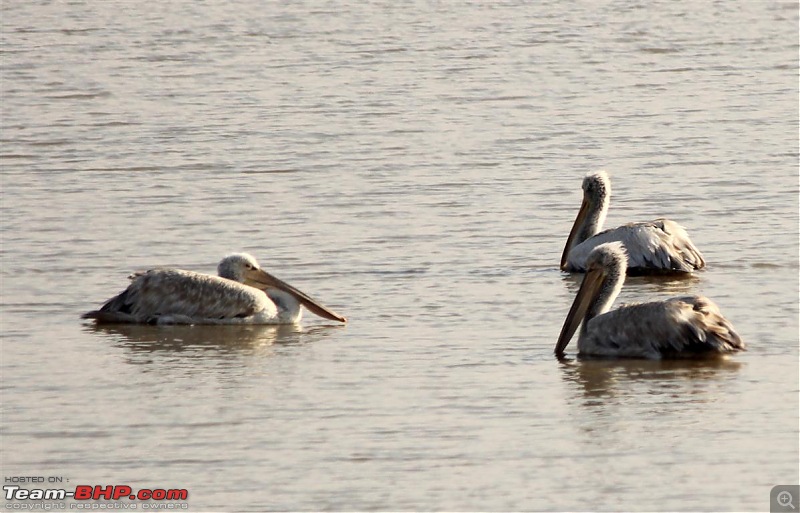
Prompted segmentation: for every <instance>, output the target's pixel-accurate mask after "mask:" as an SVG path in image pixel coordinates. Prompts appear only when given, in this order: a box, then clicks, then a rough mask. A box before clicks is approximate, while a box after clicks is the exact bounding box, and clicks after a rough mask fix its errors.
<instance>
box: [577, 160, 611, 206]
mask: <svg viewBox="0 0 800 513" xmlns="http://www.w3.org/2000/svg"><path fill="white" fill-rule="evenodd" d="M581 187H582V188H583V199H584V201H586V202H588V203H589V204H590V205H591V206H595V207H596V206H602V205H603V203H605V201H607V199H608V198H609V197H610V196H611V180H609V178H608V173H606V172H605V171H604V170H602V169H601V170H600V171H593V172H591V173H587V174H586V176H584V177H583V184H582V185H581Z"/></svg>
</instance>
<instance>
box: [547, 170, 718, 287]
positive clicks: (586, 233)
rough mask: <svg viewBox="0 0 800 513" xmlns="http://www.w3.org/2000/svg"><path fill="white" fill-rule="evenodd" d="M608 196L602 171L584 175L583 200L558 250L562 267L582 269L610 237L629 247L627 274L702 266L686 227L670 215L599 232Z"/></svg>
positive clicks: (568, 270)
mask: <svg viewBox="0 0 800 513" xmlns="http://www.w3.org/2000/svg"><path fill="white" fill-rule="evenodd" d="M610 197H611V181H610V180H609V179H608V174H606V172H605V171H597V172H594V173H589V174H587V175H586V176H585V177H584V179H583V202H582V203H581V208H580V210H579V211H578V215H577V217H576V218H575V224H573V225H572V230H570V232H569V237H567V244H566V245H565V246H564V252H563V253H562V254H561V270H562V271H567V272H585V271H586V266H585V262H586V257H587V256H589V253H591V251H592V250H593V249H594V248H596V247H597V246H599V245H600V244H603V243H606V242H613V241H620V242H622V243H623V244H624V245H625V248H626V249H627V250H628V266H629V267H628V274H645V273H665V272H666V273H690V272H692V271H694V270H695V269H702V268H703V267H705V265H706V262H705V260H703V255H701V254H700V251H698V250H697V248H696V247H695V246H694V244H692V241H691V240H690V239H689V235H688V234H687V233H686V230H685V229H684V228H683V226H681V225H679V224H678V223H676V222H674V221H670V220H669V219H663V218H659V219H656V220H654V221H650V222H643V223H629V224H625V225H622V226H620V227H618V228H614V229H609V230H605V231H602V232H601V231H600V230H601V229H602V227H603V222H604V221H605V219H606V213H608V204H609V201H610ZM598 232H599V233H598Z"/></svg>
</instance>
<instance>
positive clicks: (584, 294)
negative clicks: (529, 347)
mask: <svg viewBox="0 0 800 513" xmlns="http://www.w3.org/2000/svg"><path fill="white" fill-rule="evenodd" d="M605 278H606V273H605V271H603V270H602V269H592V270H590V271H589V272H587V273H586V276H584V277H583V283H581V288H580V290H578V295H577V296H575V301H573V302H572V306H571V307H570V309H569V313H568V314H567V318H566V319H565V320H564V326H563V327H562V328H561V334H560V335H559V336H558V342H556V348H555V350H554V351H553V352H554V353H555V354H556V356H562V355H563V354H564V349H566V347H567V344H569V341H570V339H572V336H573V335H574V334H575V330H577V329H578V326H580V324H581V321H582V320H583V318H584V316H585V315H586V311H587V310H588V309H589V306H591V304H592V302H594V300H595V299H596V298H597V294H598V293H599V292H600V289H601V288H602V286H603V281H604V280H605Z"/></svg>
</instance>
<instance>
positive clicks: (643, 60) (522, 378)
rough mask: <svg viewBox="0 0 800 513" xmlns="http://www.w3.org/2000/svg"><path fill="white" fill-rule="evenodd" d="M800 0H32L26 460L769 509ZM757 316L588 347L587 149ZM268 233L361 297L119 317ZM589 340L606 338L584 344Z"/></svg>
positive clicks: (10, 77) (793, 454)
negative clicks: (116, 323) (628, 354)
mask: <svg viewBox="0 0 800 513" xmlns="http://www.w3.org/2000/svg"><path fill="white" fill-rule="evenodd" d="M797 19H798V16H797V5H796V3H795V2H735V3H734V2H717V3H713V4H712V3H710V2H708V3H696V2H688V1H669V2H659V1H655V2H637V1H633V0H622V1H614V2H611V1H601V2H556V1H549V2H548V1H545V2H537V3H535V4H534V5H531V4H529V3H525V2H518V1H509V2H503V3H499V2H492V3H485V4H477V5H476V4H472V3H449V2H416V3H398V2H367V3H355V2H354V3H346V2H345V3H327V2H311V1H306V2H293V3H290V4H288V3H285V2H254V1H252V0H243V1H240V2H220V1H216V0H207V1H204V2H194V1H178V2H114V1H109V2H85V1H79V0H77V1H73V2H42V1H36V2H19V1H6V2H3V4H2V19H1V20H0V22H1V23H2V61H1V63H2V102H1V104H2V105H0V107H1V108H2V150H1V155H0V156H2V160H0V162H2V171H3V175H2V176H3V177H2V201H0V210H2V232H1V233H2V291H1V292H2V335H3V349H2V409H3V414H2V452H3V455H2V473H3V475H4V476H6V477H7V476H19V475H43V476H51V475H52V476H64V477H65V478H68V479H69V480H70V483H73V484H76V483H77V484H90V485H93V484H128V485H131V486H134V487H150V488H157V487H162V488H186V489H188V490H189V493H190V497H189V501H188V502H189V504H190V505H191V507H192V509H193V510H220V509H223V510H230V511H244V510H286V509H291V510H375V509H380V510H386V509H389V510H737V511H748V510H765V509H767V508H768V504H769V502H768V498H769V491H770V488H771V487H772V486H773V485H776V484H791V483H796V482H797V480H798V400H797V399H798V215H797V214H798V176H797V133H798V132H797V130H798V127H797V45H796V40H797V34H796V31H797ZM599 168H606V169H608V170H609V172H610V174H611V176H612V180H613V187H614V196H613V198H612V207H611V212H610V214H609V218H608V225H609V226H613V225H616V224H620V223H623V222H627V221H630V220H647V219H652V218H654V217H657V216H661V215H667V216H669V217H671V218H672V219H675V220H677V221H679V222H681V223H682V224H684V225H686V226H687V228H688V229H689V232H690V234H691V235H692V238H693V239H694V241H695V243H696V244H697V245H698V246H699V247H700V248H701V250H702V251H703V252H704V255H705V257H706V259H707V260H708V262H709V267H708V269H707V270H706V271H705V272H701V273H698V274H697V275H696V276H695V277H693V278H690V279H684V280H654V279H647V278H631V279H629V280H628V283H627V286H626V288H625V289H624V291H623V293H622V295H621V297H620V301H635V300H644V299H651V298H657V297H664V296H668V295H674V294H684V293H695V292H698V293H703V294H706V295H708V296H709V297H711V298H713V299H714V300H715V301H716V302H717V303H718V304H719V305H720V307H721V309H722V311H723V312H724V313H725V315H726V316H727V317H728V318H729V319H731V321H732V322H733V323H734V324H735V325H736V327H737V329H738V330H739V332H740V333H741V335H742V336H743V338H744V339H745V340H746V341H747V342H748V344H749V347H750V350H749V351H748V352H747V353H744V354H742V355H737V356H736V357H735V358H732V359H730V360H728V361H725V362H720V363H713V364H710V363H691V362H638V361H613V360H612V361H582V360H574V359H573V360H570V361H567V362H565V363H559V362H558V361H557V360H555V359H554V358H553V356H552V349H553V346H554V344H555V340H556V337H557V335H558V332H559V330H560V328H561V323H562V322H563V318H564V316H565V315H566V312H567V310H568V309H569V305H570V303H571V300H572V297H573V295H574V294H575V292H576V290H577V286H578V283H579V278H577V277H571V276H566V275H563V274H562V273H560V272H559V271H558V260H559V257H560V254H561V249H562V245H563V243H564V241H565V239H566V235H567V233H568V231H569V228H570V225H571V222H572V221H573V219H574V216H575V213H576V211H577V208H578V206H579V202H580V180H581V178H582V176H583V174H584V173H585V172H587V171H590V170H595V169H599ZM237 250H246V251H250V252H252V253H253V254H255V255H256V256H257V257H258V258H259V259H260V261H261V263H262V265H264V266H265V268H267V269H268V270H269V271H271V272H274V273H275V274H276V275H278V276H279V277H281V278H283V279H285V280H287V281H289V282H290V283H293V284H295V285H297V286H298V287H300V288H301V289H303V290H305V291H307V292H309V293H310V294H312V295H313V296H315V297H318V298H319V299H320V300H322V302H324V303H325V304H327V305H328V306H330V307H332V308H334V309H335V310H337V311H340V312H342V313H343V314H345V315H347V316H348V317H349V318H350V320H351V322H350V323H349V324H348V325H346V326H328V325H327V323H326V322H324V321H322V320H320V319H318V318H314V317H313V316H311V315H307V317H306V319H305V321H304V323H303V327H302V328H299V327H282V328H274V327H260V328H259V327H245V328H230V327H214V328H209V327H165V328H154V327H130V326H129V327H110V328H96V327H94V326H92V325H90V324H85V323H82V322H81V321H80V320H79V319H78V317H79V315H80V314H81V313H82V312H84V311H87V310H90V309H94V308H96V307H97V306H99V305H100V304H101V303H102V301H103V300H105V299H107V298H108V297H110V296H111V295H113V294H115V293H117V292H118V291H120V290H121V289H122V288H123V287H124V286H125V283H126V276H127V274H129V273H130V272H131V271H134V270H138V269H142V268H147V267H149V266H160V265H175V266H180V267H182V268H187V269H193V270H198V271H205V272H213V270H214V269H215V265H216V262H217V261H218V260H219V259H220V258H221V257H222V256H224V255H225V254H226V253H228V252H231V251H237ZM568 351H569V352H570V353H572V354H574V351H575V346H574V343H573V345H571V346H570V348H569V349H568Z"/></svg>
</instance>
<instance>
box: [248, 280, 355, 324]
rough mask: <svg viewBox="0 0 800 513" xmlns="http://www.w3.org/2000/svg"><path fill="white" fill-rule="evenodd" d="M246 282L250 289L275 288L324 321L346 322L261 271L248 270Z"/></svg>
mask: <svg viewBox="0 0 800 513" xmlns="http://www.w3.org/2000/svg"><path fill="white" fill-rule="evenodd" d="M246 278H247V281H246V282H245V283H246V284H247V285H250V286H251V287H255V288H257V289H261V290H264V289H266V288H275V289H280V290H282V291H284V292H286V293H288V294H291V295H292V296H294V297H295V299H297V300H298V301H299V302H300V304H302V305H303V306H305V307H306V308H308V310H309V311H310V312H312V313H314V314H316V315H319V316H320V317H324V318H325V319H330V320H332V321H339V322H347V318H346V317H344V316H341V315H339V314H337V313H336V312H334V311H333V310H330V309H328V308H326V307H325V306H323V305H322V304H320V303H318V302H317V301H316V300H314V299H312V298H311V297H309V296H308V295H307V294H305V293H304V292H301V291H299V290H297V289H296V288H294V287H292V286H291V285H289V284H288V283H286V282H285V281H282V280H279V279H278V278H276V277H275V276H273V275H271V274H269V273H268V272H266V271H264V270H263V269H248V270H247V274H246Z"/></svg>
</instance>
